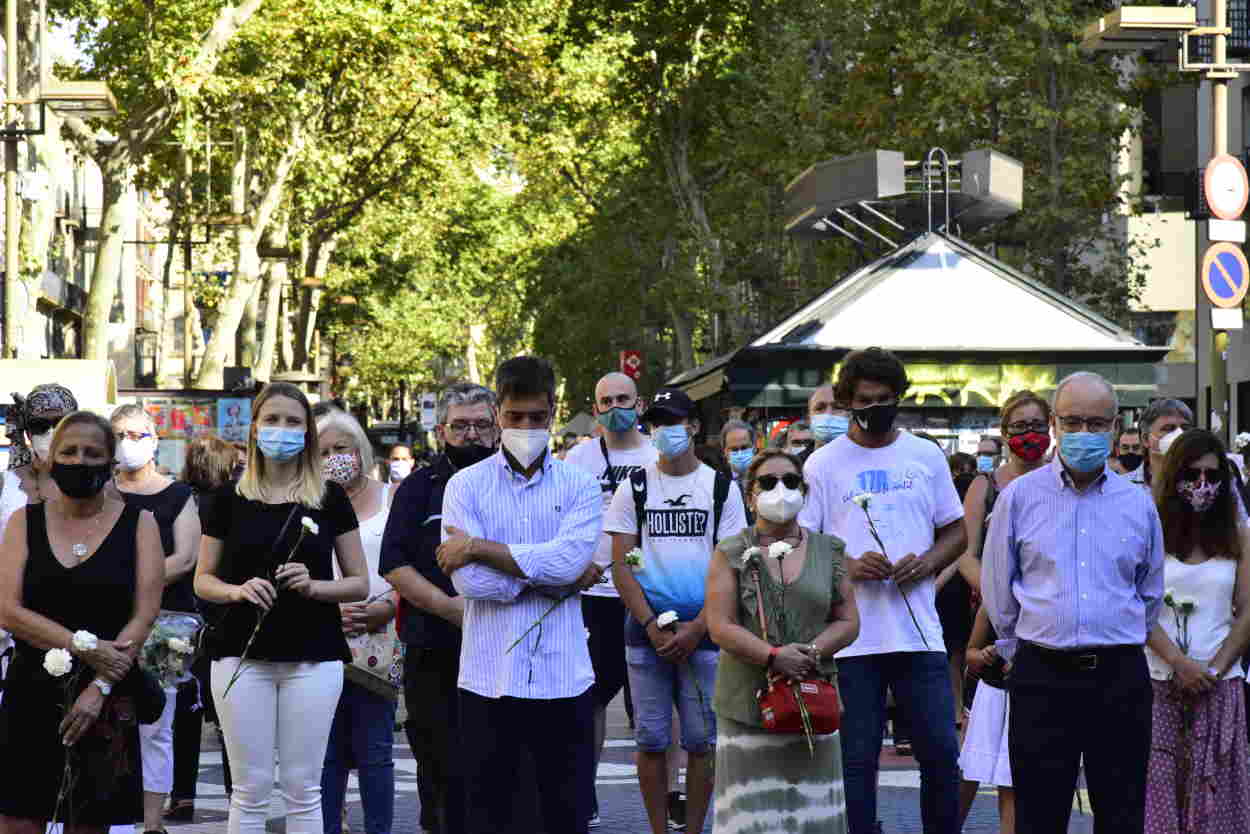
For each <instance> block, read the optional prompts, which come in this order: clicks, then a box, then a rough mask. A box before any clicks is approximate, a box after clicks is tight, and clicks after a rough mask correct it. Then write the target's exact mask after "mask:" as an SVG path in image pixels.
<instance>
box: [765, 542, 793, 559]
mask: <svg viewBox="0 0 1250 834" xmlns="http://www.w3.org/2000/svg"><path fill="white" fill-rule="evenodd" d="M793 552H794V547H793V546H792V545H790V544H787V543H786V542H773V543H772V544H770V545H769V546H768V558H770V559H784V558H786V557H787V556H789V555H790V554H791V553H793Z"/></svg>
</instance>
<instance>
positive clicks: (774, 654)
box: [764, 646, 781, 670]
mask: <svg viewBox="0 0 1250 834" xmlns="http://www.w3.org/2000/svg"><path fill="white" fill-rule="evenodd" d="M780 652H781V649H779V648H777V647H776V646H773V647H772V648H771V649H769V650H768V662H767V663H765V664H764V668H765V669H769V670H771V669H772V668H773V661H774V660H776V659H777V655H778V654H779V653H780Z"/></svg>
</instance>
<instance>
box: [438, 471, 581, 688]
mask: <svg viewBox="0 0 1250 834" xmlns="http://www.w3.org/2000/svg"><path fill="white" fill-rule="evenodd" d="M602 516H603V498H602V497H601V495H600V487H599V482H598V481H597V480H595V479H594V478H593V477H592V476H591V475H589V474H588V473H587V472H585V471H584V470H582V469H579V468H577V467H575V466H570V465H568V464H566V463H564V461H560V460H556V459H554V458H552V457H551V455H550V454H548V455H547V458H546V460H545V461H543V463H542V465H541V466H540V467H539V469H538V471H537V472H535V473H534V476H533V477H532V478H530V479H528V480H527V479H526V478H525V476H523V475H521V474H520V473H518V472H516V471H515V470H514V469H513V468H512V467H511V466H509V465H508V461H507V459H506V458H505V457H504V455H503V453H502V452H498V453H496V454H495V455H493V456H491V457H489V458H487V459H486V460H484V461H482V462H481V463H478V464H475V465H474V466H470V467H468V468H467V469H462V470H460V471H459V472H457V473H456V474H455V475H454V476H452V478H451V480H449V481H448V482H447V490H446V492H445V493H444V495H443V525H444V527H445V528H446V527H458V528H460V529H461V530H464V531H465V532H466V533H467V534H468V535H470V536H475V537H477V538H482V539H487V540H488V541H493V542H497V543H499V544H506V545H507V546H508V548H509V550H511V551H512V558H513V560H515V561H516V563H517V567H519V568H520V569H521V572H522V573H524V574H525V578H524V579H521V578H519V577H515V576H511V575H508V574H505V573H501V572H500V571H497V570H495V569H494V568H492V567H490V566H488V565H486V564H484V563H482V562H471V563H469V564H468V565H465V566H464V567H462V568H460V569H459V570H457V571H455V572H454V573H452V575H451V582H452V585H454V586H455V588H456V590H457V591H458V592H459V593H460V595H461V596H463V597H464V598H465V604H464V639H463V641H462V643H461V650H460V679H459V686H460V688H461V689H466V690H468V691H469V692H473V693H475V694H477V695H481V696H483V697H486V698H501V697H505V696H508V697H513V698H529V699H538V700H545V699H552V698H572V697H574V696H577V695H580V694H581V693H583V692H585V691H586V690H587V689H589V688H590V686H591V684H592V683H594V679H595V678H594V672H593V671H592V669H591V665H590V653H589V651H588V650H587V647H586V627H585V625H584V624H583V622H582V604H581V598H580V596H579V595H578V594H573V595H572V596H571V597H569V598H568V599H567V600H565V601H564V602H562V603H560V604H559V605H557V607H556V609H555V610H554V611H552V612H551V614H550V615H548V616H547V617H546V619H544V620H543V621H542V625H541V626H540V627H539V628H535V629H534V630H533V631H530V632H529V633H528V634H527V635H526V636H525V638H524V639H522V640H521V642H520V643H518V644H517V646H516V648H514V649H512V651H511V652H508V647H509V646H511V645H512V643H513V642H514V641H515V640H516V639H517V638H518V637H520V636H521V635H522V634H523V633H524V632H525V630H526V629H528V628H529V627H530V626H531V625H533V624H534V623H535V622H536V621H537V620H538V619H539V618H540V617H543V615H544V614H546V612H547V611H548V610H549V609H550V608H551V607H552V605H553V604H554V603H555V600H554V599H552V598H551V596H560V595H563V593H564V592H565V591H566V590H568V588H567V586H570V585H572V584H573V583H574V582H576V581H577V580H578V579H579V578H580V577H581V575H582V574H583V573H584V572H585V571H586V568H587V567H588V566H589V565H590V560H591V557H592V556H593V555H594V552H595V545H596V544H597V543H598V540H599V531H600V528H601V527H602ZM446 537H447V534H446V531H445V530H444V533H443V538H444V539H446ZM538 589H542V590H543V591H545V592H546V594H544V593H540V592H539V590H538ZM547 594H550V595H551V596H548V595H547Z"/></svg>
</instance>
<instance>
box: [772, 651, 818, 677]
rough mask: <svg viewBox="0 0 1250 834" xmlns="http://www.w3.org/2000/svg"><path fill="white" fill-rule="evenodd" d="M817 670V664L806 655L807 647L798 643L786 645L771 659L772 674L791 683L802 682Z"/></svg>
mask: <svg viewBox="0 0 1250 834" xmlns="http://www.w3.org/2000/svg"><path fill="white" fill-rule="evenodd" d="M819 669H820V667H819V664H817V663H816V661H815V659H814V658H813V657H812V656H811V655H810V654H809V653H808V651H807V647H806V646H800V645H799V644H798V643H787V644H786V645H784V646H782V647H781V649H780V650H779V651H778V652H777V654H776V656H775V657H773V668H772V671H773V673H774V674H777V675H781V676H782V677H783V678H788V679H789V680H792V681H799V680H803V679H804V678H806V677H808V676H810V675H813V674H815V673H816V672H817V671H819Z"/></svg>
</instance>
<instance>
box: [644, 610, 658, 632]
mask: <svg viewBox="0 0 1250 834" xmlns="http://www.w3.org/2000/svg"><path fill="white" fill-rule="evenodd" d="M659 617H660V615H659V614H652V615H651V616H650V617H648V618H647V621H646V622H645V623H643V624H642V630H643V631H646V630H647V626H649V625H651V624H652V623H654V622H655V621H656V620H657V619H659Z"/></svg>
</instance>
